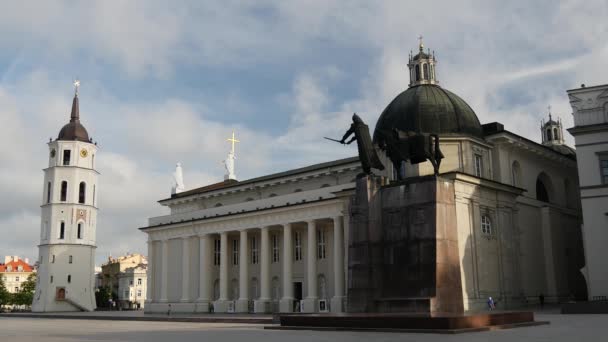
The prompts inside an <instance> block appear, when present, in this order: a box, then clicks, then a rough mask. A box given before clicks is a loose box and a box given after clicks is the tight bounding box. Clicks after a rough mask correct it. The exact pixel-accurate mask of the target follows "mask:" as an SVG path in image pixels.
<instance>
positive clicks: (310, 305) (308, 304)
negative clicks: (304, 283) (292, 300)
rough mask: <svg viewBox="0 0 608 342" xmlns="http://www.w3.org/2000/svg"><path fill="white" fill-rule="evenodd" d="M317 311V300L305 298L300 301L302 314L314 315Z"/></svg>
mask: <svg viewBox="0 0 608 342" xmlns="http://www.w3.org/2000/svg"><path fill="white" fill-rule="evenodd" d="M318 311H319V300H318V299H317V298H305V299H303V300H302V312H305V313H314V312H318Z"/></svg>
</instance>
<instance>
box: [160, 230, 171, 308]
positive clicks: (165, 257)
mask: <svg viewBox="0 0 608 342" xmlns="http://www.w3.org/2000/svg"><path fill="white" fill-rule="evenodd" d="M161 249H162V251H161V258H162V261H161V263H160V268H161V269H160V272H161V275H160V300H159V302H161V303H166V302H167V281H168V277H169V275H168V273H167V271H168V267H169V241H168V240H163V241H162V242H161Z"/></svg>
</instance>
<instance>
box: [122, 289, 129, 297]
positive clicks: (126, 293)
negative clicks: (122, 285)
mask: <svg viewBox="0 0 608 342" xmlns="http://www.w3.org/2000/svg"><path fill="white" fill-rule="evenodd" d="M123 298H129V290H125V291H124V297H123Z"/></svg>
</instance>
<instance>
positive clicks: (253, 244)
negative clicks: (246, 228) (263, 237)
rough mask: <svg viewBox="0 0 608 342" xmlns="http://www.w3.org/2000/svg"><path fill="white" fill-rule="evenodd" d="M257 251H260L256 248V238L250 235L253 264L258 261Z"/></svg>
mask: <svg viewBox="0 0 608 342" xmlns="http://www.w3.org/2000/svg"><path fill="white" fill-rule="evenodd" d="M259 252H260V251H259V250H258V240H257V239H256V238H255V236H252V237H251V263H252V264H254V265H255V264H257V263H258V262H259V261H260V259H259V255H260V253H259Z"/></svg>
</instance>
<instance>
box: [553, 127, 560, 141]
mask: <svg viewBox="0 0 608 342" xmlns="http://www.w3.org/2000/svg"><path fill="white" fill-rule="evenodd" d="M553 139H555V140H559V136H558V134H557V127H555V128H553Z"/></svg>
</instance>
